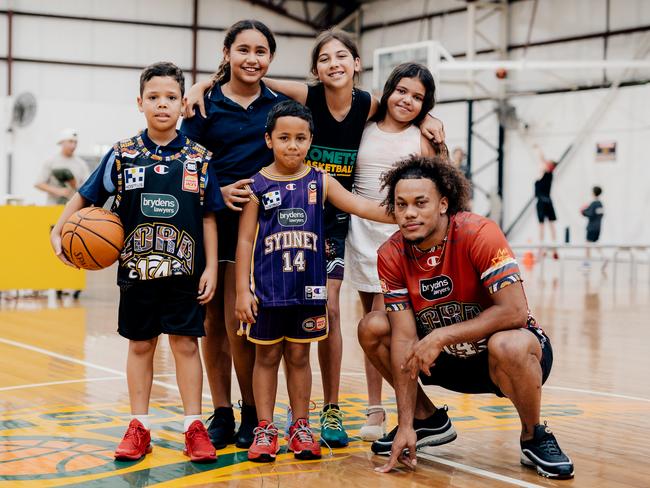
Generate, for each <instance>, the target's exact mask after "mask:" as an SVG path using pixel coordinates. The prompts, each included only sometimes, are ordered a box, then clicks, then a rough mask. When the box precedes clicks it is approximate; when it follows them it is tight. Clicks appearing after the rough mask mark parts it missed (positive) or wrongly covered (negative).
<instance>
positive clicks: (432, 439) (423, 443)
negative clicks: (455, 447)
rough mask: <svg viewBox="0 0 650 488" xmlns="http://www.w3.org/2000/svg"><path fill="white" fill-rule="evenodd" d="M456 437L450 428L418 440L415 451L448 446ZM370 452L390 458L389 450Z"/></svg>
mask: <svg viewBox="0 0 650 488" xmlns="http://www.w3.org/2000/svg"><path fill="white" fill-rule="evenodd" d="M456 437H458V434H456V431H455V430H454V428H453V427H451V428H450V429H449V430H447V431H446V432H445V433H443V434H435V435H430V436H427V437H423V438H422V439H420V440H419V441H417V442H416V443H415V449H416V450H417V449H421V448H423V447H427V446H442V445H443V444H449V443H450V442H452V441H454V440H456ZM391 445H392V443H391ZM372 452H374V453H375V454H377V455H378V456H390V453H391V451H390V450H387V451H384V450H377V451H375V450H373V451H372Z"/></svg>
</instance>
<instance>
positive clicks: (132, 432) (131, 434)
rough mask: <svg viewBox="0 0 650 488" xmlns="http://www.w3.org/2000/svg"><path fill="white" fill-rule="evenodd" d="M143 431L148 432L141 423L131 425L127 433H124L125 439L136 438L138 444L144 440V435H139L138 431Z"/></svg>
mask: <svg viewBox="0 0 650 488" xmlns="http://www.w3.org/2000/svg"><path fill="white" fill-rule="evenodd" d="M140 431H143V432H145V433H146V431H147V429H143V428H142V427H140V426H139V425H133V426H129V428H128V429H126V434H124V439H131V438H134V439H135V440H136V441H137V442H135V444H136V445H140V443H141V441H142V436H140V435H138V432H140Z"/></svg>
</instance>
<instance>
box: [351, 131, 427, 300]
mask: <svg viewBox="0 0 650 488" xmlns="http://www.w3.org/2000/svg"><path fill="white" fill-rule="evenodd" d="M420 140H421V135H420V129H419V128H418V127H416V126H409V127H408V128H406V129H405V130H403V131H402V132H384V131H382V130H381V129H380V128H379V127H378V126H377V123H376V122H372V123H370V124H368V125H367V126H366V128H365V130H364V131H363V137H362V138H361V144H360V145H359V152H358V153H357V162H356V165H355V170H354V193H356V194H358V195H361V196H362V197H364V198H368V199H370V200H380V201H381V200H383V199H384V192H381V191H380V187H381V177H382V175H383V173H385V172H386V171H387V170H389V169H391V168H392V167H393V165H394V164H395V163H397V162H398V161H400V160H402V159H404V158H406V157H408V156H410V155H411V154H420V153H421V147H420ZM396 230H397V226H396V225H395V224H380V223H378V222H372V221H369V220H365V219H362V218H359V217H357V216H356V215H352V216H351V217H350V228H349V231H348V236H347V239H346V243H345V261H346V265H345V280H346V281H347V282H348V283H350V285H352V287H353V288H355V289H357V290H359V291H365V292H368V293H381V287H380V286H379V276H378V275H377V249H378V248H379V246H381V245H382V244H383V243H384V241H386V240H387V239H388V238H389V237H390V236H391V235H393V233H394V232H395V231H396Z"/></svg>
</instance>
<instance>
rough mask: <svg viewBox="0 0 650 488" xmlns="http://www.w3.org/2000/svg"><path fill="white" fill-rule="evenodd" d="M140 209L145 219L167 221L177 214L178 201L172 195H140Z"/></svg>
mask: <svg viewBox="0 0 650 488" xmlns="http://www.w3.org/2000/svg"><path fill="white" fill-rule="evenodd" d="M140 209H141V211H142V214H143V215H146V216H147V217H159V218H163V219H168V218H171V217H173V216H174V215H176V213H177V212H178V200H176V197H175V196H174V195H167V194H164V193H143V194H142V195H140Z"/></svg>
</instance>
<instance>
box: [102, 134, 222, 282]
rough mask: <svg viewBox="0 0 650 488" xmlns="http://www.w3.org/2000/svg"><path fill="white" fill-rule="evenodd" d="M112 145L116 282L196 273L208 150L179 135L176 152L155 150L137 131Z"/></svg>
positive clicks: (199, 264) (198, 271) (200, 268)
mask: <svg viewBox="0 0 650 488" xmlns="http://www.w3.org/2000/svg"><path fill="white" fill-rule="evenodd" d="M113 150H114V153H115V169H116V171H117V185H116V196H115V202H114V203H113V207H112V210H113V211H114V212H116V213H117V214H118V215H119V216H120V220H121V221H122V225H123V226H124V235H125V239H124V249H123V250H122V253H121V254H120V266H119V268H118V272H117V281H118V284H125V283H129V282H133V281H138V280H151V279H157V278H165V277H168V276H194V275H200V274H201V273H202V272H203V269H204V267H205V252H204V249H203V213H204V212H203V200H204V193H205V187H206V184H207V179H208V177H207V170H208V161H209V159H210V153H209V152H208V151H207V149H205V148H204V147H202V146H200V145H198V144H196V143H194V142H192V141H190V140H189V139H187V138H185V144H184V145H183V147H182V148H181V149H180V151H179V152H177V153H176V154H173V155H170V156H159V155H156V154H152V153H151V152H150V151H149V150H148V149H147V147H146V146H145V144H144V143H143V141H142V137H141V136H140V135H138V136H136V137H133V138H130V139H126V140H124V141H121V142H119V143H117V144H116V145H115V147H114V148H113ZM197 279H198V276H197Z"/></svg>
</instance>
